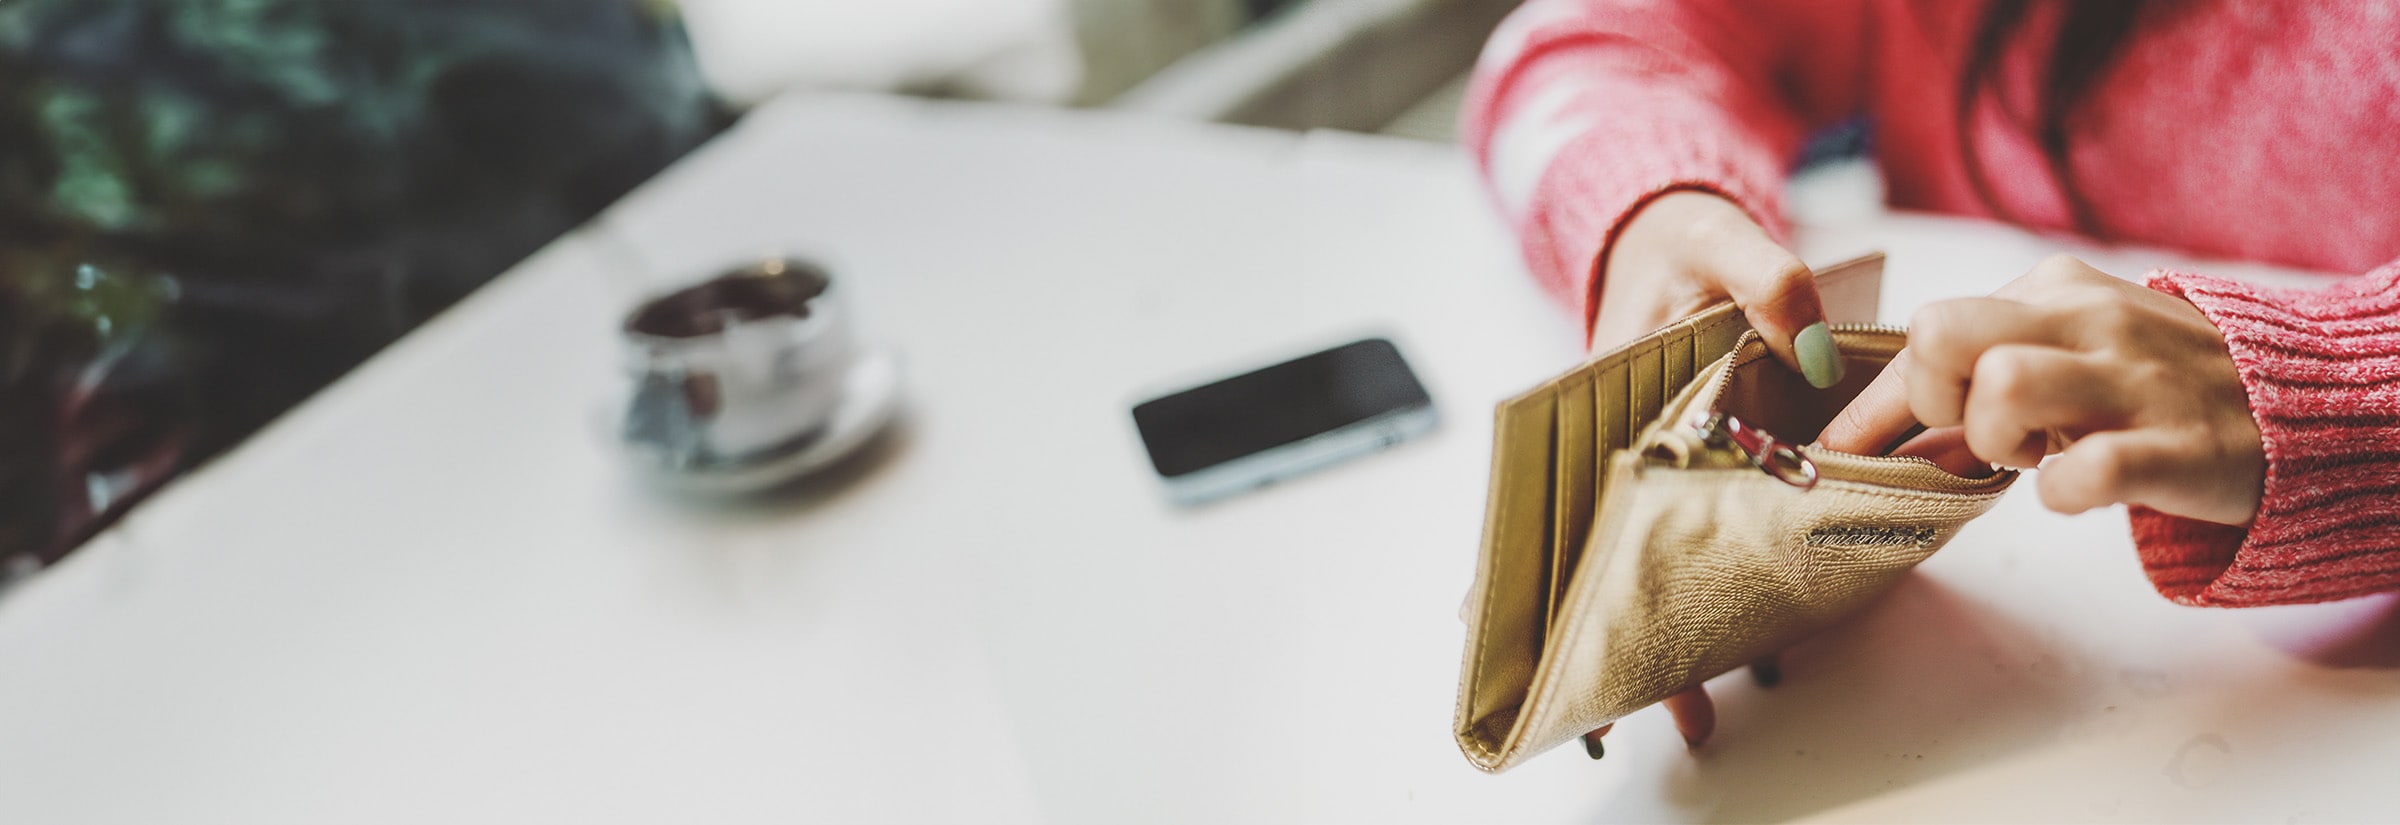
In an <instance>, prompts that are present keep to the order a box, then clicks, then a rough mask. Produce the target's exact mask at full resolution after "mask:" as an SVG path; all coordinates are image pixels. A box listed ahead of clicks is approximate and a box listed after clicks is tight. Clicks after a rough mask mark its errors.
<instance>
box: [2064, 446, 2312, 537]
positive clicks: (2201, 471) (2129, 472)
mask: <svg viewBox="0 0 2400 825" xmlns="http://www.w3.org/2000/svg"><path fill="white" fill-rule="evenodd" d="M2220 461H2221V459H2220V458H2219V457H2218V455H2217V453H2216V451H2215V448H2214V447H2212V446H2208V435H2207V434H2205V433H2183V432H2176V431H2171V430H2158V429H2139V430H2110V431H2108V432H2103V433H2095V434H2092V435H2089V436H2085V437H2084V438H2081V439H2078V440H2076V442H2075V444H2074V445H2073V446H2070V447H2068V448H2067V449H2066V450H2065V451H2064V452H2061V453H2059V454H2058V456H2057V457H2055V458H2052V459H2050V462H2049V463H2047V464H2044V465H2042V470H2041V472H2039V473H2037V474H2036V475H2038V476H2039V478H2037V479H2036V483H2037V485H2038V488H2039V490H2040V491H2041V494H2042V504H2043V506H2046V507H2049V508H2050V509H2052V510H2057V511H2059V512H2061V513H2070V514H2072V513H2081V512H2084V511H2086V510H2091V509H2095V508H2099V507H2106V506H2108V505H2111V504H2118V503H2123V504H2139V505H2142V506H2144V507H2149V508H2151V509H2154V510H2157V511H2159V512H2162V513H2166V514H2168V515H2173V516H2182V517H2184V518H2190V519H2198V520H2200V521H2207V522H2214V523H2217V524H2237V525H2238V524H2247V523H2249V521H2250V520H2251V518H2253V517H2255V516H2256V515H2257V509H2258V500H2257V499H2256V498H2249V497H2246V496H2245V495H2243V494H2242V493H2243V491H2242V490H2241V489H2239V488H2240V487H2241V486H2243V485H2245V484H2255V483H2257V479H2258V478H2259V477H2261V476H2263V475H2264V472H2265V467H2264V460H2263V458H2261V459H2259V460H2258V461H2257V465H2256V467H2255V472H2239V473H2226V472H2224V468H2223V466H2222V464H2220V463H2219V462H2220Z"/></svg>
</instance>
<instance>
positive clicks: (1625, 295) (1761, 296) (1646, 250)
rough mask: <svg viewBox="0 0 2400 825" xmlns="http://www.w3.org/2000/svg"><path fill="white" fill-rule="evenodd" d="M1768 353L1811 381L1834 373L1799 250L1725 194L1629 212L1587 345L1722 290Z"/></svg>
mask: <svg viewBox="0 0 2400 825" xmlns="http://www.w3.org/2000/svg"><path fill="white" fill-rule="evenodd" d="M1728 298H1730V299H1732V300H1733V302H1734V303H1735V304H1738V305H1740V306H1741V307H1742V314H1744V315H1746V316H1748V317H1749V320H1750V325H1751V326H1754V327H1757V328H1758V332H1759V335H1760V336H1761V337H1763V338H1765V339H1766V343H1767V349H1769V350H1771V351H1773V352H1774V353H1775V357H1776V358H1777V359H1780V360H1782V361H1783V362H1784V363H1785V364H1787V365H1790V366H1791V367H1792V368H1793V369H1796V370H1799V371H1800V373H1801V374H1802V375H1804V376H1807V377H1808V381H1809V383H1811V384H1814V385H1816V386H1819V387H1830V386H1833V385H1834V384H1836V383H1838V382H1840V381H1841V380H1842V359H1841V356H1840V354H1839V353H1837V352H1835V350H1834V346H1833V333H1832V331H1831V330H1829V329H1827V328H1826V326H1825V309H1824V305H1823V304H1822V303H1820V302H1819V300H1818V298H1817V284H1816V279H1815V276H1814V275H1813V274H1811V273H1810V272H1809V270H1808V266H1807V265H1806V264H1802V263H1801V262H1800V258H1799V257H1798V256H1795V255H1793V254H1792V253H1791V252H1790V251H1788V250H1785V249H1784V248H1783V247H1782V246H1780V245H1777V244H1776V243H1775V239H1773V238H1770V237H1768V236H1767V231H1766V230H1765V229H1761V228H1759V225H1758V222H1756V221H1753V220H1751V219H1750V214H1749V213H1747V212H1744V211H1742V208H1741V207H1739V206H1736V205H1734V203H1733V202H1732V201H1729V200H1726V199H1724V198H1722V197H1718V196H1716V195H1712V194H1709V193H1707V192H1700V191H1687V192H1670V193H1667V194H1665V195H1661V196H1659V197H1658V199H1656V200H1653V201H1651V202H1650V203H1649V204H1648V205H1645V206H1643V207H1642V208H1641V211H1639V212H1635V213H1634V216H1633V218H1632V220H1630V221H1627V222H1626V224H1625V228H1624V230H1623V231H1622V232H1620V233H1618V236H1617V242H1616V246H1615V247H1613V248H1612V249H1611V250H1610V251H1609V255H1608V268H1607V270H1606V271H1605V272H1603V273H1601V279H1600V313H1599V316H1598V317H1597V318H1596V319H1595V320H1594V322H1593V324H1592V349H1593V350H1595V351H1603V350H1607V349H1608V348H1610V347H1614V346H1616V345H1618V344H1622V343H1624V342H1626V341H1631V340H1633V339H1635V338H1638V337H1641V336H1642V335H1643V334H1645V333H1648V332H1649V331H1651V330H1654V329H1657V328H1659V327H1661V326H1664V325H1665V324H1666V323H1667V322H1669V321H1673V320H1676V319H1678V318H1682V317H1684V316H1687V315H1691V314H1693V313H1696V312H1699V311H1700V310H1703V309H1707V308H1708V307H1709V306H1711V305H1713V304H1715V303H1717V302H1719V301H1723V300H1726V299H1728Z"/></svg>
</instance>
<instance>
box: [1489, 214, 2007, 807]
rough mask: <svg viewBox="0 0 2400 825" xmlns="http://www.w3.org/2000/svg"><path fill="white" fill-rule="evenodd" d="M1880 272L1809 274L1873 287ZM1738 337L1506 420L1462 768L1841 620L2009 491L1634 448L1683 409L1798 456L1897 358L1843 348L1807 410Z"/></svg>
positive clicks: (1530, 746) (1523, 750)
mask: <svg viewBox="0 0 2400 825" xmlns="http://www.w3.org/2000/svg"><path fill="white" fill-rule="evenodd" d="M1881 264H1882V259H1881V258H1880V256H1876V257H1870V258H1866V259H1861V260H1859V261H1853V262H1850V263H1847V264H1843V265H1841V266H1837V267H1830V268H1828V269H1826V270H1824V274H1823V276H1822V277H1824V278H1827V279H1840V278H1844V277H1852V276H1856V277H1865V278H1873V277H1876V276H1879V274H1880V268H1881ZM1748 331H1749V325H1748V324H1747V323H1746V322H1745V321H1744V320H1743V319H1742V316H1741V315H1740V314H1739V313H1738V312H1737V311H1735V310H1734V309H1733V307H1731V306H1730V305H1726V306H1719V307H1717V308H1714V309H1711V310H1709V311H1707V312H1703V313H1701V314H1699V315H1696V316H1693V317H1691V318H1687V319H1685V320H1683V321H1679V322H1677V323H1675V324H1672V325H1670V326H1668V327H1667V328H1665V329H1662V330H1659V331H1658V332H1656V333H1653V334H1651V335H1649V336H1645V337H1644V338H1642V339H1639V340H1637V341H1634V342H1632V343H1630V344H1627V345H1626V346H1624V347H1620V348H1618V349H1616V350H1614V351H1611V352H1609V353H1607V354H1604V355H1602V356H1600V357H1598V358H1595V359H1592V360H1591V361H1589V362H1586V363H1585V364H1583V365H1581V366H1578V367H1576V368H1575V369H1573V370H1570V371H1569V372H1567V373H1566V374H1564V375H1561V376H1559V377H1557V378H1555V379H1552V380H1551V381H1549V382H1546V383H1544V384H1543V385H1541V386H1539V387H1536V388H1534V389H1533V390H1532V391H1529V392H1527V393H1525V394H1523V395H1520V396H1518V397H1516V398H1513V399H1510V400H1509V401H1506V402H1503V403H1502V404H1501V405H1500V408H1499V410H1498V413H1497V420H1496V422H1495V429H1494V446H1493V465H1492V486H1491V493H1490V499H1489V501H1488V503H1487V508H1486V516H1485V527H1484V538H1483V550H1482V557H1481V559H1480V561H1479V564H1478V567H1477V572H1476V581H1475V587H1474V590H1473V591H1471V593H1470V594H1469V597H1468V611H1467V620H1468V633H1467V650H1466V656H1465V662H1464V665H1463V667H1462V668H1461V674H1460V689H1459V698H1458V711H1457V719H1456V734H1457V738H1458V742H1459V745H1460V747H1461V749H1462V750H1464V751H1465V752H1466V754H1467V757H1468V759H1469V760H1470V761H1472V762H1474V763H1475V765H1476V766H1477V767H1479V768H1482V769H1484V770H1487V771H1495V772H1496V771H1500V770H1505V769H1507V768H1509V767H1512V766H1514V765H1516V764H1518V763H1520V762H1522V761H1523V760H1524V759H1526V758H1529V757H1531V756H1532V755H1534V754H1537V753H1540V752H1542V751H1545V750H1548V749H1550V748H1552V747H1555V746H1557V745H1559V744H1562V743H1565V742H1567V741H1570V740H1572V739H1574V738H1575V737H1576V736H1578V735H1581V734H1582V733H1583V732H1585V731H1588V730H1591V729H1594V728H1597V727H1599V726H1601V725H1604V724H1607V723H1609V722H1612V721H1615V720H1616V719H1617V718H1619V717H1622V716H1624V715H1625V714H1627V713H1631V712H1633V711H1635V710H1638V709H1640V708H1642V707H1646V706H1648V705H1650V704H1654V703H1656V702H1658V701H1659V700H1661V699H1664V698H1666V697H1667V696H1670V695H1673V694H1674V693H1676V692H1678V691H1681V690H1683V689H1685V688H1687V687H1690V686H1692V685H1695V684H1698V683H1700V682H1702V681H1705V680H1706V679H1708V678H1709V677H1712V676H1715V675H1717V674H1720V673H1724V672H1726V671H1727V670H1730V669H1732V668H1734V667H1737V666H1739V665H1741V664H1744V663H1746V662H1749V661H1751V660H1752V659H1755V658H1757V657H1759V656H1761V655H1765V654H1767V653H1771V652H1774V651H1776V650H1780V649H1781V648H1783V647H1785V646H1787V645H1789V644H1791V643H1792V642H1794V641H1796V640H1798V639H1799V638H1801V637H1803V636H1805V635H1807V634H1809V633H1812V632H1814V631H1816V630H1818V629H1821V628H1823V627H1825V626H1827V625H1829V624H1831V623H1833V622H1835V621H1838V620H1839V619H1841V618H1842V617H1843V616H1846V615H1848V614H1849V613H1851V612H1854V611H1855V610H1857V609H1858V608H1859V607H1861V606H1863V605H1865V604H1866V603H1867V602H1869V601H1870V600H1872V599H1874V598H1875V597H1876V596H1878V595H1880V594H1881V593H1882V592H1883V591H1885V590H1886V589H1888V588H1889V587H1890V586H1891V585H1892V584H1894V583H1896V582H1897V581H1898V579H1899V577H1901V576H1902V575H1905V574H1906V573H1907V571H1908V570H1909V568H1911V567H1913V566H1915V565H1916V564H1917V562H1919V561H1922V560H1923V559H1924V558H1925V557H1926V556H1928V555H1930V554H1931V553H1932V552H1933V551H1934V550H1935V549H1936V548H1938V547H1940V546H1941V544H1942V543H1944V542H1946V541H1948V540H1949V538H1950V537H1951V536H1952V535H1953V534H1955V533H1956V532H1957V530H1958V528H1959V527H1960V526H1962V525H1964V524H1965V523H1966V521H1967V520H1968V519H1971V518H1973V517H1975V516H1976V515H1980V514H1981V513H1982V512H1984V511H1985V510H1987V509H1989V508H1990V506H1991V505H1992V503H1993V501H1995V500H1996V499H1997V498H1998V497H1999V495H2000V493H2001V492H2003V491H2005V490H2006V489H2007V487H2008V485H2009V484H2010V483H2011V482H2012V481H2013V478H2014V476H2013V474H2003V475H1999V476H1994V477H1993V478H1990V479H1963V478H1960V477H1957V476H1952V475H1950V474H1948V473H1944V472H1942V471H1940V470H1939V469H1936V468H1934V467H1932V466H1931V465H1930V464H1916V463H1909V462H1901V461H1895V460H1891V459H1867V458H1861V457H1855V456H1849V457H1845V456H1841V455H1839V454H1827V453H1819V452H1813V451H1812V452H1811V453H1810V455H1811V457H1812V458H1816V459H1818V464H1819V467H1820V469H1821V470H1824V471H1825V472H1826V477H1825V479H1824V480H1822V481H1820V482H1819V483H1818V485H1817V486H1816V487H1815V488H1813V489H1810V490H1805V491H1803V490H1800V489H1798V488H1795V487H1792V486H1790V485H1788V484H1785V483H1784V482H1782V481H1780V480H1777V479H1775V478H1774V477H1771V476H1769V475H1767V474H1765V473H1763V472H1761V471H1759V470H1758V469H1756V468H1753V467H1750V466H1747V465H1738V466H1724V465H1723V462H1716V463H1713V464H1712V463H1710V462H1705V461H1702V462H1694V461H1690V460H1689V457H1688V456H1685V457H1683V459H1681V460H1676V461H1672V462H1662V461H1661V459H1660V458H1658V457H1655V456H1652V457H1645V455H1644V454H1643V453H1642V452H1639V451H1636V450H1635V449H1633V447H1634V446H1635V445H1636V443H1637V439H1641V438H1643V437H1644V436H1645V435H1646V434H1647V435H1649V436H1650V437H1653V438H1655V437H1657V435H1658V433H1659V432H1660V430H1661V429H1662V428H1659V427H1654V426H1653V425H1654V424H1656V423H1657V422H1658V421H1659V419H1660V417H1661V415H1662V412H1668V411H1669V410H1675V411H1680V410H1682V409H1684V408H1686V407H1689V406H1707V407H1709V408H1711V409H1728V408H1729V409H1731V410H1732V411H1734V412H1736V414H1739V415H1746V416H1755V417H1759V418H1761V419H1762V420H1771V421H1774V422H1775V423H1777V424H1778V425H1779V426H1784V427H1786V428H1788V429H1791V430H1792V431H1791V432H1778V433H1777V434H1778V435H1780V436H1783V437H1785V438H1786V439H1787V440H1791V441H1796V442H1804V441H1808V440H1813V439H1814V437H1815V435H1816V431H1817V430H1818V429H1821V428H1822V427H1823V426H1824V423H1825V421H1826V420H1827V419H1830V418H1831V417H1832V414H1833V412H1834V411H1837V410H1839V409H1840V407H1841V406H1842V405H1843V404H1845V403H1847V402H1848V400H1849V399H1850V398H1851V397H1853V396H1855V395H1856V394H1857V392H1858V391H1859V389H1860V388H1862V387H1863V386H1865V384H1866V382H1867V381H1868V380H1871V379H1872V377H1873V375H1874V374H1875V373H1876V372H1877V371H1879V370H1880V369H1881V367H1882V365H1883V363H1884V362H1886V361H1888V360H1889V359H1890V357H1891V355H1892V353H1894V352H1896V351H1897V350H1898V349H1899V347H1900V345H1901V344H1902V343H1903V342H1904V336H1902V335H1900V334H1899V333H1895V332H1888V331H1886V332H1874V331H1856V330H1853V331H1845V332H1840V333H1837V335H1836V339H1837V341H1839V342H1840V343H1841V344H1842V349H1843V350H1844V355H1845V358H1846V359H1848V360H1849V362H1850V363H1849V364H1848V367H1849V372H1850V378H1849V380H1845V381H1844V382H1843V384H1842V385H1841V386H1838V387H1835V388H1833V389H1831V390H1826V391H1821V392H1820V391H1814V390H1810V389H1807V388H1806V387H1805V385H1804V384H1800V385H1795V384H1793V383H1792V381H1794V380H1796V379H1797V376H1793V375H1791V374H1790V371H1789V370H1788V369H1786V368H1784V367H1783V366H1782V365H1781V364H1780V363H1778V362H1775V361H1774V360H1773V359H1771V358H1768V357H1766V355H1765V351H1764V348H1763V346H1760V345H1758V344H1757V343H1756V342H1755V339H1754V338H1753V339H1750V340H1749V341H1745V340H1744V337H1743V336H1744V333H1747V332H1748ZM1737 344H1741V345H1743V347H1742V349H1741V350H1740V351H1737ZM1718 375H1725V376H1726V377H1727V380H1726V381H1725V382H1723V384H1722V385H1721V386H1720V385H1719V384H1718V383H1717V382H1714V381H1712V380H1710V379H1712V378H1713V377H1715V376H1718ZM1695 379H1698V380H1695ZM1720 401H1721V402H1723V403H1722V405H1721V406H1720V404H1719V402H1720ZM1668 414H1670V415H1676V416H1680V412H1672V413H1668ZM1678 420H1680V419H1679V418H1678Z"/></svg>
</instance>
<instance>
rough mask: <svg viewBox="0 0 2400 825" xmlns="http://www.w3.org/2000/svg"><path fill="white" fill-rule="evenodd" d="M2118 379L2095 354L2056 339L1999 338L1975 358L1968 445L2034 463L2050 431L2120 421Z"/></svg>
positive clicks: (1991, 456)
mask: <svg viewBox="0 0 2400 825" xmlns="http://www.w3.org/2000/svg"><path fill="white" fill-rule="evenodd" d="M2114 390H2115V381H2114V379H2113V378H2112V376H2111V375H2110V374H2109V372H2108V371H2107V370H2104V369H2101V368H2100V367H2099V366H2098V365H2096V364H2094V363H2092V362H2091V361H2090V360H2089V359H2087V358H2085V357H2083V356H2081V355H2078V354H2076V353H2073V352H2069V351H2067V350H2063V349H2058V348H2055V347H2042V346H2029V345H2025V344H2000V345H1998V346H1994V347H1992V348H1991V349H1988V350H1985V351H1984V353H1983V355H1982V357H1979V358H1977V359H1975V377H1974V378H1973V379H1972V380H1971V381H1969V382H1968V389H1967V402H1966V420H1967V424H1966V428H1967V429H1966V433H1967V446H1968V447H1969V448H1970V449H1973V450H1974V451H1975V455H1976V456H1977V457H1979V458H1981V459H1983V460H1985V461H1989V462H1992V463H1994V464H1998V465H2001V466H2004V467H2032V466H2035V465H2037V464H2040V463H2042V456H2045V455H2048V454H2049V452H2050V444H2051V438H2050V434H2051V433H2052V432H2054V431H2063V432H2067V433H2070V434H2076V433H2082V432H2089V431H2092V430H2101V429H2108V428H2111V427H2113V426H2116V425H2117V418H2118V417H2119V414H2118V409H2119V408H2118V405H2117V403H2116V401H2115V398H2114V395H2115V392H2114Z"/></svg>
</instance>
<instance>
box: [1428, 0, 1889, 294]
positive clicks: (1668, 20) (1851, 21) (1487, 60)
mask: <svg viewBox="0 0 2400 825" xmlns="http://www.w3.org/2000/svg"><path fill="white" fill-rule="evenodd" d="M1866 27H1867V20H1866V11H1865V6H1864V4H1863V3H1861V2H1858V0H1837V1H1836V2H1810V0H1777V1H1775V2H1764V1H1762V2H1736V1H1735V0H1681V1H1680V2H1677V1H1676V0H1530V1H1529V2H1527V3H1526V4H1525V5H1524V6H1523V7H1522V8H1520V9H1518V10H1517V12H1516V13H1515V14H1513V15H1511V16H1510V17H1509V19H1508V21H1507V22H1506V23H1504V24H1503V25H1502V26H1501V27H1500V29H1499V31H1497V32H1495V33H1494V34H1493V37H1492V41H1491V44H1490V45H1489V46H1488V47H1487V48H1486V49H1485V52H1484V55H1483V58H1482V60H1481V61H1480V62H1479V63H1478V65H1477V68H1476V72H1475V77H1474V79H1473V81H1472V83H1471V84H1470V85H1469V87H1468V97H1467V104H1466V107H1465V111H1464V113H1463V115H1462V117H1463V118H1464V123H1463V127H1462V133H1463V135H1464V137H1465V139H1466V142H1467V146H1468V149H1469V151H1470V152H1471V153H1472V154H1473V156H1474V158H1475V159H1476V162H1477V163H1478V164H1479V165H1480V166H1481V168H1482V169H1483V171H1484V175H1485V180H1486V181H1487V182H1488V184H1489V185H1490V189H1491V195H1492V197H1493V199H1494V200H1495V201H1496V202H1497V203H1498V204H1499V206H1500V209H1501V211H1502V213H1503V214H1504V215H1505V216H1506V217H1507V219H1508V221H1509V222H1510V223H1511V224H1512V225H1513V226H1514V227H1515V229H1516V231H1517V237H1518V239H1519V240H1520V242H1521V243H1523V245H1524V255H1525V260H1526V262H1527V264H1528V265H1529V266H1530V267H1531V268H1532V270H1533V273H1534V276H1535V278H1536V279H1537V280H1538V281H1539V282H1540V283H1541V284H1542V286H1543V287H1544V288H1545V289H1547V290H1548V291H1549V292H1551V294H1552V295H1554V296H1556V297H1557V298H1559V299H1560V300H1563V301H1565V302H1567V303H1568V304H1569V305H1570V306H1572V307H1574V308H1576V309H1578V310H1580V311H1581V312H1582V313H1583V317H1584V323H1585V326H1586V328H1589V326H1590V324H1591V319H1592V318H1593V317H1594V314H1595V313H1596V311H1597V310H1596V308H1597V306H1598V304H1597V298H1598V296H1597V295H1596V294H1595V292H1596V287H1597V283H1596V277H1597V273H1598V272H1600V270H1601V265H1602V263H1603V261H1604V260H1605V256H1606V255H1607V253H1608V249H1609V247H1610V244H1611V243H1612V242H1613V241H1614V240H1615V236H1616V232H1617V230H1618V228H1619V227H1621V226H1622V225H1623V223H1624V221H1625V219H1626V218H1627V217H1628V216H1630V215H1631V214H1632V213H1633V212H1634V211H1635V210H1636V209H1638V208H1640V207H1641V206H1642V205H1643V204H1645V203H1647V202H1648V201H1649V200H1650V199H1651V198H1654V197H1657V196H1658V195H1661V194H1664V193H1666V192H1670V191H1674V190H1678V189H1700V190H1706V191H1711V192H1716V193H1718V194H1721V195H1724V196H1725V197H1727V198H1729V199H1731V200H1733V201H1734V202H1736V203H1739V204H1741V205H1742V206H1743V207H1744V208H1746V209H1748V210H1749V211H1750V213H1751V214H1752V215H1753V216H1755V217H1756V218H1757V219H1758V220H1759V222H1760V223H1761V224H1762V225H1764V226H1766V227H1768V229H1769V231H1771V232H1776V233H1778V234H1781V233H1782V232H1783V225H1782V209H1781V205H1780V200H1781V194H1782V190H1783V183H1784V179H1785V177H1786V176H1787V175H1788V173H1789V171H1790V169H1789V167H1790V164H1791V161H1792V159H1793V156H1794V155H1795V154H1796V153H1797V151H1798V149H1799V146H1800V144H1801V142H1802V141H1803V140H1804V139H1805V138H1806V136H1807V130H1808V129H1809V128H1810V127H1811V126H1813V125H1816V124H1820V123H1824V122H1829V121H1832V120H1835V119H1838V118H1840V117H1842V116H1844V115H1847V114H1850V113H1851V112H1852V111H1853V110H1855V109H1856V108H1857V106H1858V101H1859V99H1860V93H1861V88H1862V85H1863V80H1862V78H1863V75H1862V72H1863V71H1864V63H1865V60H1864V58H1862V57H1861V56H1860V55H1861V53H1862V52H1863V51H1864V48H1863V46H1864V43H1865V38H1866V34H1865V31H1864V30H1865V29H1866ZM1802 58H1806V59H1802Z"/></svg>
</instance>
